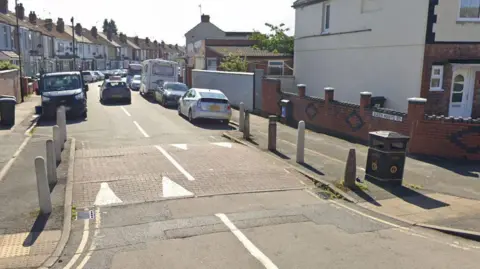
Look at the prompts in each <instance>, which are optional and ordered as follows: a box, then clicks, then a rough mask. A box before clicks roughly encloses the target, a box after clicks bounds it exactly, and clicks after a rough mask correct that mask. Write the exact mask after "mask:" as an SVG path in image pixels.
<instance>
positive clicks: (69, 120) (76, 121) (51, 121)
mask: <svg viewBox="0 0 480 269" xmlns="http://www.w3.org/2000/svg"><path fill="white" fill-rule="evenodd" d="M86 120H87V119H83V118H71V117H68V116H67V125H73V124H79V123H82V122H85V121H86ZM54 125H57V121H56V120H55V119H47V118H43V117H41V118H40V120H39V121H38V126H41V127H48V126H54Z"/></svg>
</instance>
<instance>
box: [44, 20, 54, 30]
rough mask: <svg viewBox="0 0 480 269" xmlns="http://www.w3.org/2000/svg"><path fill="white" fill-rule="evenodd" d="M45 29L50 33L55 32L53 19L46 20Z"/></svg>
mask: <svg viewBox="0 0 480 269" xmlns="http://www.w3.org/2000/svg"><path fill="white" fill-rule="evenodd" d="M45 28H47V30H48V31H50V32H51V31H52V30H53V20H52V19H45Z"/></svg>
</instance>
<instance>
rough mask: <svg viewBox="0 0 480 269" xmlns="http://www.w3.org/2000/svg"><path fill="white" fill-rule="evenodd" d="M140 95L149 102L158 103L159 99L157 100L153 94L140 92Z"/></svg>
mask: <svg viewBox="0 0 480 269" xmlns="http://www.w3.org/2000/svg"><path fill="white" fill-rule="evenodd" d="M139 94H140V93H139ZM140 96H141V97H143V99H145V100H146V101H148V102H149V103H152V104H157V101H156V100H155V98H154V97H153V95H151V94H140Z"/></svg>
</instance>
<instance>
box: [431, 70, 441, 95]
mask: <svg viewBox="0 0 480 269" xmlns="http://www.w3.org/2000/svg"><path fill="white" fill-rule="evenodd" d="M442 86H443V66H441V65H434V66H432V76H431V77H430V90H431V91H443V89H442Z"/></svg>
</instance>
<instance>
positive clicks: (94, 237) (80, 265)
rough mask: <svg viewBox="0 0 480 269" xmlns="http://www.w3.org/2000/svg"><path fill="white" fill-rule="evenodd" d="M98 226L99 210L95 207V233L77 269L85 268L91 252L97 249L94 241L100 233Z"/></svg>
mask: <svg viewBox="0 0 480 269" xmlns="http://www.w3.org/2000/svg"><path fill="white" fill-rule="evenodd" d="M100 224H101V215H100V208H99V207H97V208H96V209H95V232H94V233H93V239H92V243H91V244H90V248H88V253H87V255H85V257H83V260H82V261H81V262H80V264H78V266H77V269H82V268H83V267H84V266H85V264H87V262H88V260H90V258H91V257H92V254H93V251H94V250H95V248H96V247H97V246H96V243H95V240H96V237H97V236H98V234H99V232H100Z"/></svg>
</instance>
